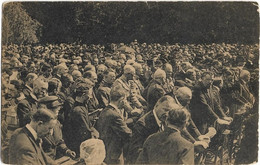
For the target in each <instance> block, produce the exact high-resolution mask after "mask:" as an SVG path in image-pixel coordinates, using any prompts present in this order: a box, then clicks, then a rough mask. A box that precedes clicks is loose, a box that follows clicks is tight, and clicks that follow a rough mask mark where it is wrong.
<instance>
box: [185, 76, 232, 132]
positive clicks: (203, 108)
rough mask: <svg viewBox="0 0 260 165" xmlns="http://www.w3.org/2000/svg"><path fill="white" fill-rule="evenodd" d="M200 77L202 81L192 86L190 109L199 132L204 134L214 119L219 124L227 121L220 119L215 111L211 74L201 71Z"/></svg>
mask: <svg viewBox="0 0 260 165" xmlns="http://www.w3.org/2000/svg"><path fill="white" fill-rule="evenodd" d="M201 79H202V81H201V82H199V83H198V85H197V86H196V87H195V88H194V91H193V94H192V95H193V97H192V99H191V102H190V109H191V110H192V111H191V116H192V119H193V121H194V123H195V124H196V126H197V127H198V129H199V131H200V132H201V134H205V133H206V132H207V130H208V127H210V126H213V124H214V122H215V121H217V122H218V123H220V124H225V123H226V124H228V123H227V122H226V121H225V120H222V119H220V117H219V116H218V115H217V114H216V112H215V104H216V103H215V99H214V98H213V97H214V94H213V90H212V82H213V74H212V73H211V72H207V71H205V72H203V73H202V75H201Z"/></svg>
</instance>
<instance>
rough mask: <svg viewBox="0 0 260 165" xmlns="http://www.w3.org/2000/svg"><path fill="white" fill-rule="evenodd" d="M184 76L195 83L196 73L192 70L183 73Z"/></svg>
mask: <svg viewBox="0 0 260 165" xmlns="http://www.w3.org/2000/svg"><path fill="white" fill-rule="evenodd" d="M185 76H186V77H187V78H188V79H190V80H193V81H195V80H196V71H195V70H194V69H188V70H187V71H186V73H185Z"/></svg>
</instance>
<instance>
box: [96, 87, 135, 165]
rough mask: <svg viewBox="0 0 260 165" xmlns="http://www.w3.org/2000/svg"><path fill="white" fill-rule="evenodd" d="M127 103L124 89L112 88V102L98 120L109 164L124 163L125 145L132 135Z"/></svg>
mask: <svg viewBox="0 0 260 165" xmlns="http://www.w3.org/2000/svg"><path fill="white" fill-rule="evenodd" d="M125 103H126V96H125V92H124V90H122V89H121V87H119V86H117V87H115V88H112V90H111V94H110V104H109V105H108V106H107V107H106V108H105V109H104V110H103V111H102V112H101V114H100V116H99V119H98V121H97V130H98V131H99V132H100V138H101V139H102V140H103V141H104V144H105V147H106V158H105V163H107V164H124V159H123V147H124V144H126V142H127V141H128V140H129V138H130V137H131V136H132V131H131V130H130V129H129V128H128V127H127V124H126V119H127V116H126V115H127V114H126V112H125V111H124V109H123V107H124V104H125Z"/></svg>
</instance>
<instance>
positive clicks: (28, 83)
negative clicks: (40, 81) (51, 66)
mask: <svg viewBox="0 0 260 165" xmlns="http://www.w3.org/2000/svg"><path fill="white" fill-rule="evenodd" d="M37 77H38V76H37V75H36V74H35V73H29V74H28V75H27V76H26V78H25V85H24V88H23V94H24V96H25V97H27V96H29V95H30V94H31V93H32V92H33V89H32V88H33V81H34V80H35V79H36V78H37Z"/></svg>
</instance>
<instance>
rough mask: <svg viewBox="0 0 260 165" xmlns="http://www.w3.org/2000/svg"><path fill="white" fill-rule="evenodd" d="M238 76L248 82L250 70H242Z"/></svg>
mask: <svg viewBox="0 0 260 165" xmlns="http://www.w3.org/2000/svg"><path fill="white" fill-rule="evenodd" d="M240 78H241V79H242V80H244V81H245V82H249V80H250V72H249V71H247V70H242V71H241V72H240Z"/></svg>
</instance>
